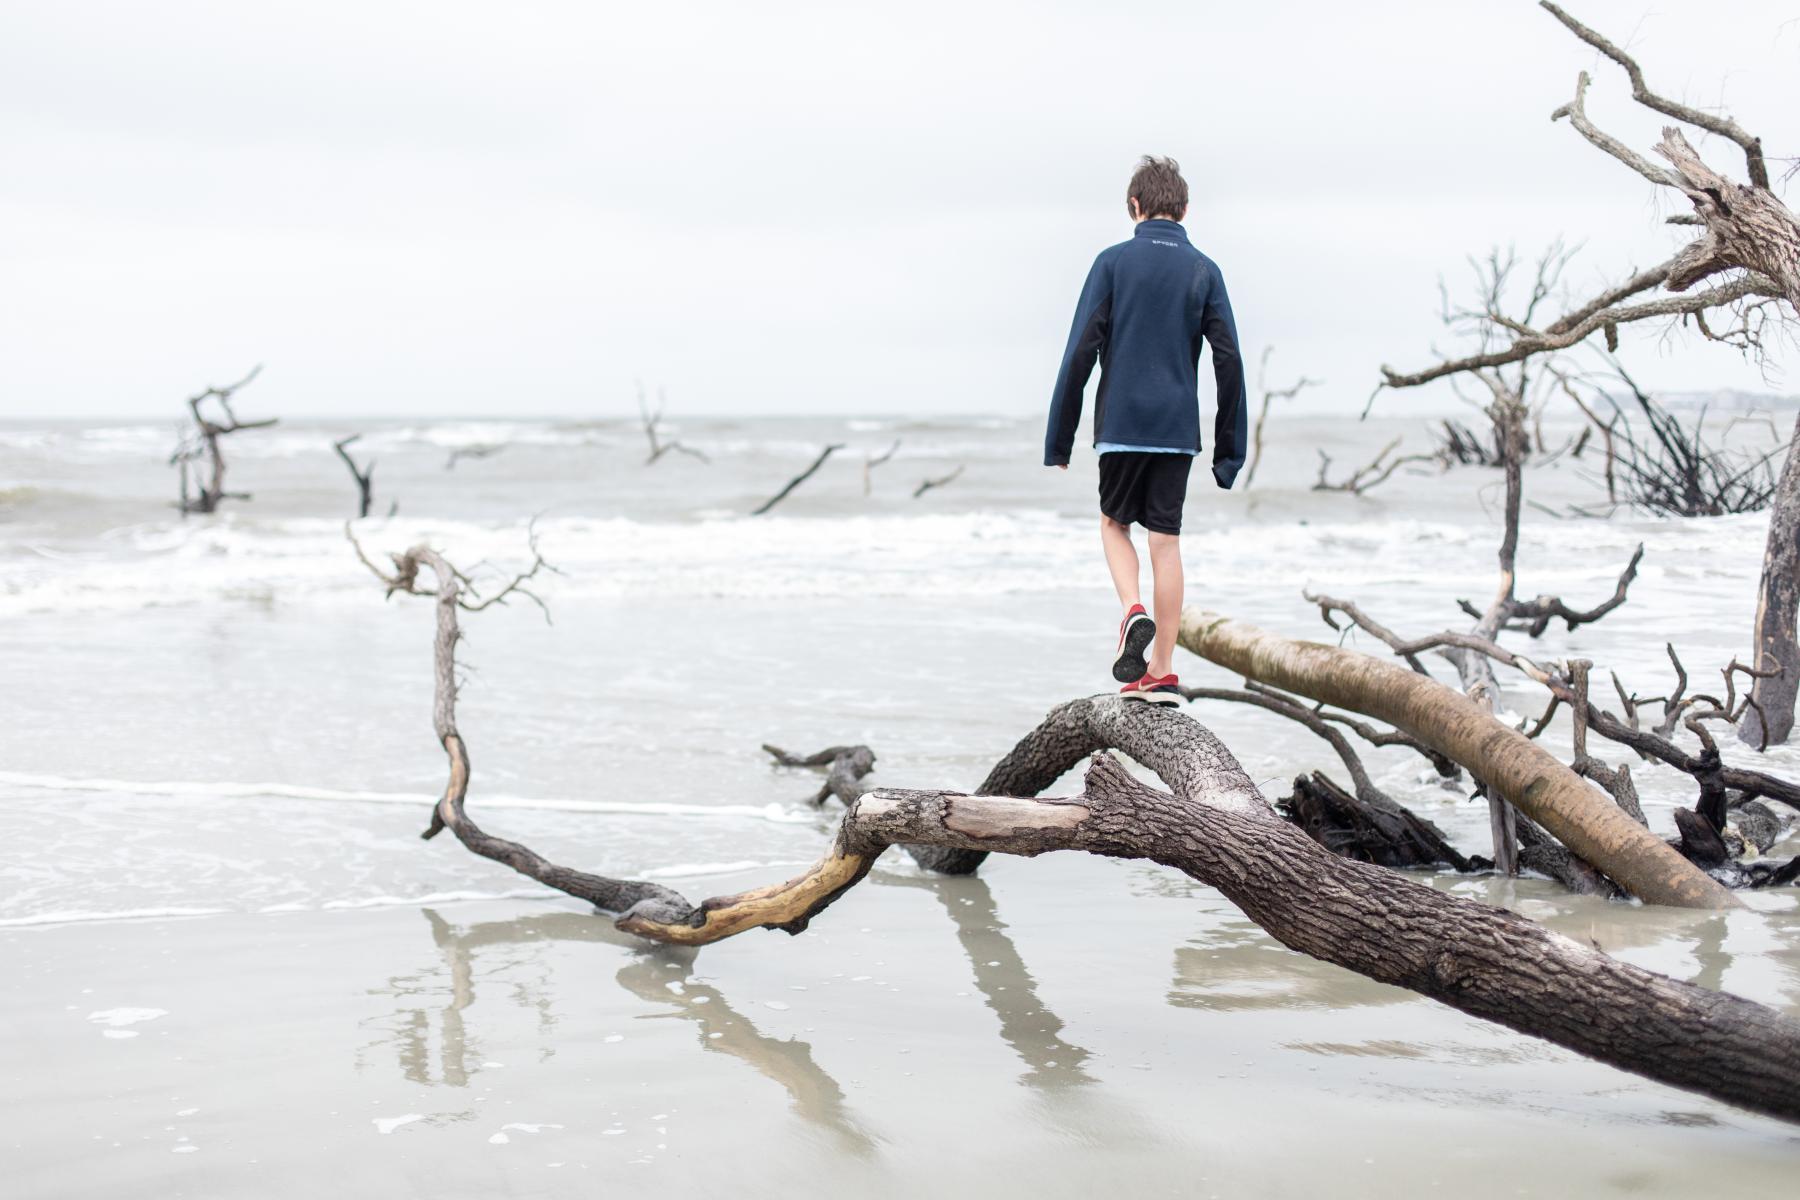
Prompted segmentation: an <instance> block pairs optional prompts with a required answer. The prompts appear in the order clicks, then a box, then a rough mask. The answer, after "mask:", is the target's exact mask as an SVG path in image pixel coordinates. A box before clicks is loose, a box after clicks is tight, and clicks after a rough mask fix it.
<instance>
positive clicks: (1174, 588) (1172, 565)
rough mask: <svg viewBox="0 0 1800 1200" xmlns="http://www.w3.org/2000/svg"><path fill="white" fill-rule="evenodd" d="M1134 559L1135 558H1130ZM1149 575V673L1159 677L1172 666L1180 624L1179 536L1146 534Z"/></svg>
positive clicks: (1182, 581) (1170, 671) (1172, 669)
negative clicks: (1152, 625)
mask: <svg viewBox="0 0 1800 1200" xmlns="http://www.w3.org/2000/svg"><path fill="white" fill-rule="evenodd" d="M1134 561H1135V560H1134ZM1150 575H1151V578H1152V580H1153V581H1154V584H1153V586H1154V592H1155V611H1154V612H1153V613H1152V614H1151V615H1152V616H1153V617H1155V618H1156V640H1155V641H1154V642H1151V643H1150V674H1152V675H1155V676H1156V677H1157V678H1159V679H1160V678H1161V677H1163V676H1164V675H1168V674H1171V673H1173V671H1174V669H1175V665H1174V664H1175V634H1176V633H1177V632H1178V631H1179V629H1180V626H1181V591H1182V586H1183V583H1184V580H1183V579H1182V577H1181V535H1180V534H1175V533H1156V532H1154V531H1152V532H1151V534H1150Z"/></svg>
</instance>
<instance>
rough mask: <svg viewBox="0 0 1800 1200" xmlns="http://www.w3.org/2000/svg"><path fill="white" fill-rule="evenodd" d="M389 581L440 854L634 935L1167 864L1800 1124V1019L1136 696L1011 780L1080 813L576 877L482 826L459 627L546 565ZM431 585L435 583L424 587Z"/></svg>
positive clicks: (865, 804)
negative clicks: (430, 627)
mask: <svg viewBox="0 0 1800 1200" xmlns="http://www.w3.org/2000/svg"><path fill="white" fill-rule="evenodd" d="M359 554H360V549H359ZM364 562H365V563H368V560H367V559H366V558H365V559H364ZM368 565H369V566H370V568H371V569H372V570H374V571H375V572H376V574H377V575H379V576H380V577H381V579H382V581H383V582H384V583H385V584H386V586H387V588H388V590H389V593H390V594H392V593H393V592H395V591H405V592H412V593H415V594H426V595H430V596H432V597H433V598H434V599H435V602H436V608H437V636H436V640H435V653H434V659H435V688H434V703H433V707H432V719H433V726H434V729H435V731H436V733H437V736H438V740H439V742H440V743H441V744H442V746H443V748H444V751H445V753H446V756H447V757H448V759H449V764H450V777H449V782H448V784H447V785H446V788H445V791H444V795H443V797H442V799H441V800H440V801H439V802H438V804H437V806H436V808H435V809H434V811H433V815H432V820H431V824H430V827H429V828H428V829H427V830H426V831H425V836H426V837H431V836H432V835H434V834H436V833H438V832H440V831H442V830H444V829H448V830H450V831H451V832H452V833H453V834H454V835H455V836H456V838H457V839H458V840H459V841H460V842H462V844H463V845H464V846H465V847H467V848H468V849H469V850H471V851H473V852H475V853H476V854H480V855H482V856H484V857H487V858H491V859H494V860H495V861H498V862H502V863H505V864H506V865H508V866H511V867H513V868H514V869H515V870H517V871H519V872H521V873H522V874H525V875H527V876H529V877H531V878H533V879H537V880H540V881H542V882H543V883H546V884H548V885H549V886H551V887H554V888H558V889H560V890H562V891H564V892H567V893H568V894H570V895H573V896H578V897H581V898H582V899H585V900H588V901H589V902H591V903H593V904H594V905H595V906H596V907H598V908H601V909H603V910H605V911H608V912H611V913H617V914H619V915H618V917H617V919H616V921H615V922H614V923H615V925H616V926H617V927H618V928H619V929H621V930H624V931H626V932H629V933H634V934H637V935H639V936H642V937H644V938H647V939H650V940H652V941H657V942H665V943H677V944H683V945H702V944H706V943H710V942H715V941H719V940H721V939H722V938H726V937H730V936H732V935H733V934H736V933H741V932H743V931H745V930H748V929H754V928H776V929H783V930H786V931H787V932H790V933H798V932H800V931H801V930H803V929H805V928H806V927H807V925H808V923H809V922H810V921H811V920H812V919H813V918H814V917H816V916H817V915H818V914H819V913H820V912H822V911H823V910H824V909H825V908H826V907H828V906H829V905H830V904H832V903H833V902H834V901H835V900H837V899H838V898H839V897H840V896H842V895H843V894H844V893H845V892H847V891H848V890H849V889H850V888H851V887H853V886H854V885H855V884H856V883H858V882H859V881H861V880H862V878H863V877H864V876H866V875H867V874H868V871H869V869H870V867H871V866H872V865H873V864H874V862H875V859H876V858H877V857H878V856H879V855H880V854H881V853H882V852H883V851H885V850H886V849H887V848H888V847H890V846H894V845H918V846H929V847H936V848H942V849H952V850H961V851H966V852H969V853H973V854H986V853H989V852H994V851H998V852H1001V853H1006V854H1017V855H1023V856H1027V857H1029V856H1032V855H1037V854H1043V853H1046V852H1049V851H1052V850H1085V851H1088V852H1089V853H1093V854H1100V855H1104V856H1107V857H1113V858H1123V859H1145V860H1149V861H1152V862H1157V863H1161V864H1165V865H1167V866H1171V867H1174V868H1175V869H1177V870H1180V871H1182V872H1183V873H1185V874H1187V875H1188V876H1190V877H1191V878H1193V879H1195V880H1197V881H1199V882H1201V883H1204V884H1207V885H1209V886H1212V887H1216V888H1217V889H1218V890H1219V891H1220V892H1221V893H1222V894H1223V895H1224V896H1225V897H1226V898H1227V899H1229V900H1230V901H1232V902H1233V903H1234V904H1236V905H1237V906H1238V907H1239V908H1240V909H1242V910H1243V912H1244V914H1245V915H1246V916H1248V917H1249V918H1250V919H1251V920H1252V921H1254V922H1256V924H1258V925H1259V926H1261V927H1262V928H1263V929H1264V930H1265V931H1267V932H1268V933H1269V934H1270V935H1271V936H1272V937H1274V938H1275V939H1276V940H1277V941H1279V942H1281V943H1282V944H1283V945H1285V946H1287V947H1289V948H1291V949H1293V950H1297V951H1300V952H1301V953H1304V954H1308V955H1311V956H1312V957H1314V958H1318V959H1321V960H1323V961H1325V962H1330V963H1335V964H1337V965H1339V966H1342V967H1346V968H1348V969H1350V970H1353V971H1356V972H1358V973H1359V974H1362V975H1365V976H1367V977H1369V978H1371V979H1375V980H1378V981H1380V982H1383V983H1388V984H1393V985H1395V986H1398V987H1403V988H1408V989H1410V990H1412V991H1415V992H1418V993H1419V994H1421V995H1424V996H1429V997H1431V998H1433V999H1436V1000H1439V1001H1441V1002H1443V1003H1445V1004H1448V1005H1450V1006H1451V1007H1453V1008H1457V1009H1459V1010H1461V1011H1463V1012H1467V1013H1470V1014H1472V1015H1474V1016H1478V1017H1482V1018H1485V1019H1488V1020H1492V1021H1496V1022H1498V1023H1500V1024H1502V1025H1505V1026H1507V1027H1509V1028H1512V1029H1516V1030H1518V1031H1520V1032H1523V1033H1527V1034H1531V1035H1533V1036H1536V1037H1542V1038H1545V1039H1547V1040H1549V1041H1552V1042H1554V1043H1556V1044H1558V1045H1561V1046H1565V1047H1568V1048H1569V1049H1572V1050H1575V1051H1577V1052H1579V1053H1582V1054H1586V1055H1589V1056H1591V1057H1594V1058H1596V1059H1599V1060H1600V1061H1602V1062H1606V1063H1610V1064H1612V1065H1614V1066H1618V1067H1620V1068H1622V1069H1625V1070H1628V1071H1632V1072H1635V1073H1637V1074H1640V1075H1644V1076H1646V1077H1648V1078H1651V1079H1655V1080H1659V1081H1661V1082H1664V1083H1668V1084H1672V1085H1674V1086H1676V1087H1682V1088H1688V1089H1691V1090H1694V1091H1698V1092H1702V1093H1704V1094H1706V1095H1709V1096H1712V1097H1715V1098H1717V1099H1719V1100H1721V1101H1724V1102H1726V1103H1730V1104H1736V1105H1739V1106H1741V1107H1744V1108H1749V1109H1752V1110H1755V1111H1759V1112H1764V1113H1768V1114H1770V1115H1773V1116H1778V1117H1782V1118H1785V1119H1788V1120H1800V1089H1796V1088H1794V1087H1793V1086H1792V1080H1793V1079H1794V1077H1795V1075H1796V1073H1797V1072H1800V1021H1796V1020H1795V1019H1793V1018H1791V1017H1788V1016H1784V1015H1783V1014H1781V1013H1779V1012H1776V1011H1775V1010H1773V1009H1770V1008H1767V1007H1765V1006H1763V1005H1761V1004H1757V1003H1755V1002H1753V1001H1750V1000H1746V999H1743V998H1742V997H1738V996H1733V995H1729V994H1727V993H1722V992H1715V991H1710V990H1708V989H1706V988H1702V987H1697V986H1695V985H1693V984H1688V983H1682V982H1680V981H1678V980H1675V979H1671V978H1668V977H1667V976H1662V975H1658V974H1655V973H1654V972H1651V971H1647V970H1644V969H1643V968H1640V967H1635V966H1631V965H1629V964H1626V963H1623V962H1619V961H1618V960H1616V959H1613V958H1611V957H1609V956H1608V955H1606V954H1605V953H1603V952H1602V951H1600V950H1598V949H1593V948H1589V947H1587V946H1583V945H1580V944H1579V943H1577V942H1575V941H1573V940H1571V939H1570V938H1567V937H1564V936H1562V935H1561V934H1557V933H1553V932H1551V931H1550V930H1547V929H1545V928H1543V927H1542V926H1540V925H1538V924H1537V923H1536V922H1533V921H1531V920H1529V919H1527V918H1525V917H1522V916H1520V915H1518V914H1516V913H1512V912H1508V911H1506V910H1504V909H1499V908H1493V907H1490V906H1488V905H1484V904H1479V903H1476V902H1475V901H1472V900H1467V899H1464V898H1462V897H1458V896H1453V895H1450V894H1447V893H1444V892H1439V891H1437V890H1435V889H1433V888H1430V887H1427V886H1425V885H1423V884H1419V883H1415V882H1413V881H1412V880H1410V879H1407V878H1406V877H1404V876H1402V875H1401V874H1399V873H1398V872H1395V871H1390V870H1387V869H1385V868H1381V867H1376V866H1372V865H1369V864H1366V863H1359V862H1354V861H1351V860H1347V859H1343V858H1339V857H1337V856H1336V855H1333V854H1332V853H1331V852H1330V851H1328V850H1326V849H1325V848H1324V847H1322V846H1320V845H1319V844H1318V843H1316V842H1314V841H1313V840H1312V839H1311V838H1309V837H1308V836H1307V835H1306V834H1305V832H1303V831H1302V830H1300V829H1299V828H1297V827H1296V826H1294V825H1291V824H1289V823H1288V822H1286V821H1283V820H1282V819H1281V818H1280V817H1278V816H1277V815H1276V814H1275V812H1274V811H1273V810H1272V809H1271V808H1270V806H1269V804H1268V802H1267V800H1265V799H1264V798H1263V796H1262V793H1261V792H1259V791H1258V790H1257V788H1256V785H1255V784H1254V783H1253V782H1251V780H1250V778H1249V777H1248V776H1247V775H1245V773H1244V771H1243V768H1242V767H1241V766H1239V765H1238V762H1237V760H1236V758H1234V757H1233V756H1232V754H1231V752H1230V751H1229V750H1228V749H1226V747H1225V746H1224V745H1223V743H1221V742H1220V741H1219V740H1218V738H1216V737H1215V736H1213V734H1212V733H1211V732H1210V731H1208V730H1207V729H1206V728H1205V727H1204V726H1202V725H1200V724H1199V723H1198V722H1196V721H1194V720H1192V719H1191V718H1189V717H1188V716H1186V715H1185V714H1184V713H1181V712H1177V711H1174V710H1171V709H1165V708H1162V707H1159V706H1154V705H1147V704H1143V703H1141V702H1137V701H1130V700H1124V699H1122V698H1120V697H1117V696H1110V695H1109V696H1101V697H1095V698H1093V699H1086V700H1072V701H1069V702H1067V703H1064V704H1061V705H1058V706H1057V707H1056V708H1054V709H1052V710H1051V711H1050V713H1049V714H1048V715H1047V716H1046V717H1045V719H1044V721H1043V723H1042V724H1041V725H1040V726H1039V727H1038V728H1037V729H1035V730H1033V731H1032V732H1031V733H1030V734H1027V735H1026V737H1025V738H1024V739H1023V740H1021V741H1020V742H1019V744H1018V745H1017V746H1016V747H1015V748H1014V749H1013V751H1012V752H1011V753H1010V754H1009V755H1007V757H1006V759H1004V760H1002V763H1001V764H1000V765H998V766H996V768H995V771H994V772H993V774H992V775H990V778H993V777H995V776H1000V777H1003V778H1008V779H1011V780H1013V781H1015V782H1017V783H1019V784H1021V785H1023V784H1026V783H1028V782H1032V781H1037V780H1042V781H1045V782H1046V783H1048V782H1050V781H1054V780H1055V779H1057V778H1060V777H1061V776H1062V775H1063V774H1064V773H1066V772H1067V771H1068V770H1069V769H1071V768H1072V767H1074V766H1075V765H1076V764H1077V763H1079V762H1080V761H1081V760H1082V759H1083V758H1087V757H1089V756H1092V758H1093V761H1092V764H1091V765H1090V767H1089V768H1088V771H1087V774H1086V777H1085V782H1084V787H1083V790H1082V792H1081V793H1080V794H1078V795H1076V796H1072V797H1068V798H1062V799H1045V800H1033V799H1023V798H1018V797H1004V796H969V795H960V794H957V793H954V792H942V791H902V790H897V789H876V790H873V791H869V792H866V793H864V794H862V795H860V796H858V797H857V798H856V799H855V800H853V801H852V802H851V803H850V804H849V806H848V808H847V811H846V812H845V815H844V819H843V821H842V822H841V823H840V825H839V826H838V831H837V835H836V837H835V839H834V840H833V843H832V845H831V848H830V849H829V850H828V851H827V852H826V854H825V856H824V857H823V858H822V859H820V861H819V862H818V863H817V864H816V865H815V866H814V867H813V868H812V869H811V870H809V871H807V872H805V873H804V874H802V875H800V876H797V877H796V878H794V879H791V880H788V881H787V882H786V883H780V884H775V885H772V886H769V887H764V888H757V889H754V890H751V891H747V892H742V893H738V894H736V895H732V896H720V897H715V898H713V899H710V900H704V901H702V902H700V903H699V904H693V903H690V902H689V901H687V900H686V899H684V898H683V897H682V896H680V895H679V894H677V893H676V892H673V891H671V890H670V889H668V888H665V887H662V886H661V885H658V884H653V883H647V882H640V881H633V880H617V879H610V878H607V877H605V876H599V875H592V874H588V873H585V872H580V871H574V870H571V869H569V868H566V867H561V866H558V865H556V864H554V863H551V862H549V861H547V860H546V859H544V858H543V857H542V856H540V855H538V854H536V853H535V852H533V851H532V850H530V849H529V848H527V847H525V846H523V845H520V844H519V843H517V842H511V841H507V840H505V839H503V838H497V837H494V836H492V835H490V834H487V833H485V832H484V831H482V830H481V829H480V828H479V827H477V826H476V825H475V823H474V822H473V821H472V820H471V819H470V818H469V816H468V813H467V811H466V808H465V801H466V798H467V793H468V785H469V757H468V752H467V749H466V747H465V746H464V744H463V740H462V737H461V735H460V733H459V732H458V731H457V728H456V711H455V710H456V672H455V649H456V643H457V641H458V640H459V638H460V636H461V634H460V630H459V627H458V614H459V612H460V611H468V610H474V609H478V608H481V607H485V606H486V605H488V604H493V603H498V602H501V601H503V600H504V599H505V598H506V597H507V596H509V595H511V594H513V593H515V592H519V591H521V590H522V588H521V585H522V584H523V582H525V581H526V580H528V579H530V578H531V576H532V575H533V574H534V573H535V572H536V570H537V569H538V568H539V567H540V566H541V565H543V564H542V560H541V559H539V560H537V561H536V562H534V564H533V566H532V567H531V568H530V569H529V570H528V571H526V572H524V573H522V574H521V575H519V576H518V577H516V578H515V579H514V580H513V582H512V583H510V584H509V585H507V587H506V588H504V589H503V590H502V591H500V592H498V593H496V594H495V595H494V596H492V597H490V598H488V599H486V600H482V601H479V602H476V601H473V600H471V599H470V598H468V597H467V596H465V594H464V586H465V585H464V584H463V582H462V576H461V574H460V573H459V572H457V571H456V569H455V568H454V567H452V566H451V565H450V564H449V562H448V561H446V560H445V559H444V558H443V557H442V556H441V555H439V554H437V553H436V552H435V551H433V550H431V549H430V548H428V547H425V546H419V547H415V548H414V549H412V550H410V551H408V552H406V553H405V554H402V555H395V556H394V571H393V573H392V574H388V573H386V572H384V571H381V570H380V569H379V568H375V567H374V565H373V564H372V563H368ZM422 571H429V572H430V573H431V574H433V575H435V580H434V581H422V580H421V579H420V575H421V573H422ZM433 583H434V584H435V586H431V584H433ZM1221 624H1223V622H1221ZM1265 636H1266V635H1265ZM1320 649H1324V648H1323V647H1321V648H1320ZM1371 661H1373V660H1371ZM1109 749H1116V750H1119V751H1121V752H1123V753H1124V754H1126V755H1129V756H1130V757H1131V758H1133V759H1136V760H1137V761H1138V762H1140V763H1142V764H1143V765H1144V766H1146V767H1148V768H1149V769H1150V770H1151V771H1153V772H1155V773H1156V775H1157V776H1158V777H1159V778H1160V779H1161V781H1162V782H1163V784H1164V785H1165V786H1167V787H1168V789H1169V790H1168V791H1162V790H1160V789H1157V788H1153V787H1151V786H1149V785H1147V784H1145V783H1143V782H1142V781H1140V780H1138V779H1137V778H1136V777H1134V776H1133V775H1132V774H1131V773H1130V772H1129V771H1128V770H1127V769H1126V768H1125V767H1124V765H1123V764H1121V763H1120V762H1119V761H1118V760H1117V759H1115V758H1113V757H1112V756H1111V755H1109V754H1107V753H1105V751H1107V750H1109ZM1009 764H1010V765H1009Z"/></svg>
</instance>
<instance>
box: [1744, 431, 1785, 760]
mask: <svg viewBox="0 0 1800 1200" xmlns="http://www.w3.org/2000/svg"><path fill="white" fill-rule="evenodd" d="M1797 614H1800V418H1796V419H1795V421H1794V437H1793V440H1792V441H1790V442H1789V443H1788V453H1787V462H1786V463H1785V464H1783V466H1782V468H1781V480H1780V482H1778V483H1777V484H1776V485H1775V499H1774V502H1773V503H1772V504H1771V505H1770V507H1769V540H1768V543H1767V545H1766V546H1765V547H1764V549H1763V567H1762V582H1761V584H1760V585H1759V586H1758V588H1757V592H1756V625H1755V628H1754V630H1753V633H1752V637H1753V638H1754V640H1755V642H1756V659H1755V665H1756V667H1757V669H1758V670H1769V669H1771V668H1776V669H1779V670H1780V672H1781V674H1779V675H1772V676H1769V677H1768V678H1766V679H1758V680H1756V682H1755V684H1754V686H1752V687H1751V689H1750V699H1751V704H1750V706H1749V708H1748V709H1747V710H1746V711H1745V713H1744V719H1743V720H1742V721H1740V722H1738V738H1739V739H1740V740H1741V741H1744V742H1746V743H1748V744H1749V745H1752V746H1755V747H1756V748H1757V749H1759V750H1760V749H1763V748H1764V747H1767V746H1774V745H1779V744H1780V743H1782V742H1785V741H1787V740H1788V736H1789V735H1790V734H1792V733H1793V731H1794V696H1795V693H1796V691H1800V644H1796V642H1795V634H1794V621H1795V617H1796V615H1797Z"/></svg>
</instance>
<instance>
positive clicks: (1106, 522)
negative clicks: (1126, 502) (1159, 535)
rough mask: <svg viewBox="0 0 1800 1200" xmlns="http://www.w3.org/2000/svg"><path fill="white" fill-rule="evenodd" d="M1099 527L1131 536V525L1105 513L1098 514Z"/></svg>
mask: <svg viewBox="0 0 1800 1200" xmlns="http://www.w3.org/2000/svg"><path fill="white" fill-rule="evenodd" d="M1100 528H1102V529H1109V530H1113V531H1115V532H1118V533H1122V534H1124V535H1125V536H1126V537H1130V536H1131V526H1129V525H1127V524H1126V523H1125V522H1123V521H1115V520H1113V519H1112V518H1111V517H1109V516H1107V515H1106V514H1105V513H1101V514H1100ZM1151 536H1155V535H1154V534H1153V535H1151Z"/></svg>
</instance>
